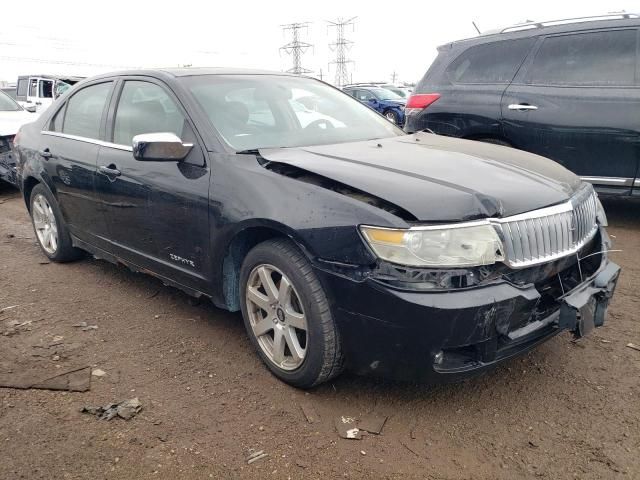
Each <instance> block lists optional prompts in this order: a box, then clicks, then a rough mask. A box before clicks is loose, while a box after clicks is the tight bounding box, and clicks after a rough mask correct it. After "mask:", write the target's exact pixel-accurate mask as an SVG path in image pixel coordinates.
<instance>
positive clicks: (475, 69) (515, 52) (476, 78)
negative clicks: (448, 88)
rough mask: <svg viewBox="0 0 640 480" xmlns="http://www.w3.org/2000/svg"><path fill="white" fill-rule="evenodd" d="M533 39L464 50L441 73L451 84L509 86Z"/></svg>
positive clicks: (483, 45) (505, 41)
mask: <svg viewBox="0 0 640 480" xmlns="http://www.w3.org/2000/svg"><path fill="white" fill-rule="evenodd" d="M531 45H533V39H531V38H523V39H519V40H504V41H501V42H492V43H485V44H482V45H475V46H473V47H470V48H468V49H467V50H465V51H464V52H463V53H462V54H460V55H459V56H458V57H457V58H456V59H455V60H454V61H453V62H451V64H450V65H449V67H447V70H446V71H445V77H446V78H447V79H448V80H449V81H451V82H452V83H509V82H510V81H511V80H512V79H513V76H514V75H515V74H516V71H517V70H518V67H519V66H520V64H521V63H522V61H523V60H524V57H525V56H526V55H527V53H529V49H530V48H531Z"/></svg>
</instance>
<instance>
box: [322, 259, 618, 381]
mask: <svg viewBox="0 0 640 480" xmlns="http://www.w3.org/2000/svg"><path fill="white" fill-rule="evenodd" d="M317 273H318V275H319V276H320V277H321V280H322V282H323V283H324V285H325V286H326V287H327V288H328V289H329V290H330V291H331V294H332V297H333V299H334V300H335V302H334V316H335V318H336V321H337V323H338V327H339V330H340V334H341V337H342V342H343V348H344V349H345V353H346V355H347V362H348V366H349V368H350V369H351V370H352V371H354V372H356V373H359V374H373V375H380V376H385V377H391V378H396V379H400V380H409V381H424V382H433V383H440V382H451V381H459V380H463V379H465V378H467V377H470V376H473V375H476V374H478V373H481V372H483V371H485V370H487V369H489V368H491V367H493V366H495V365H496V364H497V363H499V362H501V361H503V360H506V359H508V358H511V357H514V356H516V355H519V354H522V353H524V352H526V351H528V350H530V349H532V348H534V347H535V346H537V345H539V344H540V343H542V342H544V341H546V340H548V339H550V338H551V337H553V336H554V335H556V334H558V333H559V332H561V331H564V330H568V331H571V332H573V333H574V335H575V336H577V337H580V336H583V335H586V334H588V333H589V332H590V331H591V330H593V329H594V328H595V327H599V326H602V325H603V324H604V321H605V317H606V311H607V307H608V304H609V300H610V298H611V296H612V295H613V292H614V290H615V286H616V282H617V280H618V276H619V273H620V268H619V267H618V266H617V265H616V264H614V263H612V262H610V261H609V260H608V259H607V257H606V256H605V255H601V262H600V265H599V266H598V267H597V270H595V272H593V273H592V274H591V275H589V276H588V277H586V276H585V277H583V278H581V279H580V280H581V281H580V283H579V284H578V285H577V286H575V287H574V288H572V289H571V290H569V291H563V292H562V295H559V296H557V297H555V298H554V300H553V302H551V305H550V304H549V301H548V299H547V300H546V301H545V299H544V295H545V294H544V292H543V288H542V287H541V286H540V285H537V284H533V283H532V284H529V285H524V286H522V285H518V286H516V285H513V284H511V283H509V282H506V281H503V282H499V283H494V284H490V285H484V286H475V287H471V288H465V289H460V290H457V291H456V290H449V291H434V290H432V291H407V290H402V289H396V288H393V287H390V286H388V285H384V284H382V283H380V282H378V281H376V280H374V279H371V278H368V279H366V280H363V281H356V280H353V279H351V278H349V277H348V276H345V275H338V274H336V273H333V272H329V271H327V270H326V269H323V268H318V269H317ZM580 275H581V276H582V272H581V274H580ZM543 304H544V308H543V307H542V305H543Z"/></svg>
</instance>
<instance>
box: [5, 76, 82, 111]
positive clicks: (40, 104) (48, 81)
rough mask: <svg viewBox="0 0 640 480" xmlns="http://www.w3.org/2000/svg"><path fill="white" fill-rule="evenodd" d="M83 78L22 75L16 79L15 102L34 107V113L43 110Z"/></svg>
mask: <svg viewBox="0 0 640 480" xmlns="http://www.w3.org/2000/svg"><path fill="white" fill-rule="evenodd" d="M82 78H83V77H69V76H64V77H63V76H53V75H22V76H20V77H18V84H17V87H16V100H17V101H18V103H19V104H20V105H22V106H23V107H25V108H27V107H31V106H35V107H36V112H41V111H43V110H45V109H46V108H47V107H48V106H49V105H51V104H52V103H53V101H54V100H55V99H56V98H58V97H59V96H60V95H62V94H63V93H64V92H66V91H67V90H68V89H69V88H71V86H72V85H74V84H75V83H77V82H79V81H80V80H82Z"/></svg>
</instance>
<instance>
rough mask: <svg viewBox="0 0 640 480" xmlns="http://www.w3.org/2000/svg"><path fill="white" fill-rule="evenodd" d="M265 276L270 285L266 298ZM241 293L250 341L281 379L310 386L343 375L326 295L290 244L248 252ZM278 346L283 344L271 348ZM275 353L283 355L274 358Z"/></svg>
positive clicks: (271, 242)
mask: <svg viewBox="0 0 640 480" xmlns="http://www.w3.org/2000/svg"><path fill="white" fill-rule="evenodd" d="M265 276H268V277H269V278H270V279H271V282H272V283H270V285H271V292H272V295H271V296H269V295H267V291H266V288H265V282H264V281H263V278H266V277H265ZM283 281H284V283H283ZM287 285H290V286H291V288H287ZM286 291H288V292H289V293H288V294H286V293H283V292H286ZM247 292H250V295H251V299H249V297H248V296H247ZM256 293H257V294H258V295H256ZM275 293H277V295H274V294H275ZM240 295H241V297H240V304H241V308H242V316H243V318H244V324H245V328H246V330H247V334H248V335H249V338H250V340H251V343H252V344H253V346H254V348H255V349H256V351H257V352H258V355H259V356H260V358H261V359H262V361H263V362H264V364H265V365H266V366H267V368H269V370H270V371H271V373H273V374H274V375H275V376H276V377H278V378H279V379H280V380H282V381H284V382H286V383H288V384H289V385H293V386H294V387H298V388H310V387H313V386H315V385H318V384H320V383H323V382H326V381H327V380H329V379H331V378H333V377H335V376H336V375H338V374H339V373H340V372H341V371H342V368H343V355H342V350H341V345H340V335H339V332H338V329H337V328H336V325H335V322H334V320H333V316H332V314H331V309H330V308H329V302H328V300H327V296H326V294H325V292H324V289H323V288H322V285H321V284H320V281H319V280H318V278H317V277H316V275H315V273H314V272H313V269H312V268H311V264H310V263H309V261H308V260H307V258H306V257H305V256H304V255H303V254H302V252H300V250H299V249H298V248H297V247H296V246H295V245H294V244H293V243H292V242H291V241H289V240H286V239H272V240H267V241H265V242H263V243H261V244H259V245H257V246H256V247H254V248H253V249H252V250H251V251H250V252H249V253H248V254H247V256H246V258H245V259H244V262H243V264H242V267H241V269H240ZM252 299H253V300H252ZM256 299H258V300H256ZM256 301H257V303H256ZM259 304H260V305H262V307H264V308H262V307H261V306H259ZM298 327H303V328H298ZM305 328H306V330H305ZM260 332H263V333H260ZM287 332H288V333H287ZM276 336H278V338H279V341H277V340H276ZM282 342H285V346H284V347H282V348H281V349H278V348H276V345H280V346H282ZM290 345H291V346H290ZM278 350H279V351H280V352H284V354H283V355H278ZM287 351H288V352H289V355H287ZM294 352H296V354H294Z"/></svg>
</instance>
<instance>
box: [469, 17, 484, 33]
mask: <svg viewBox="0 0 640 480" xmlns="http://www.w3.org/2000/svg"><path fill="white" fill-rule="evenodd" d="M471 23H472V24H473V28H475V29H476V32H478V35H482V32H481V31H480V29H479V28H478V25H476V22H474V21H473V20H472V21H471Z"/></svg>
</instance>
